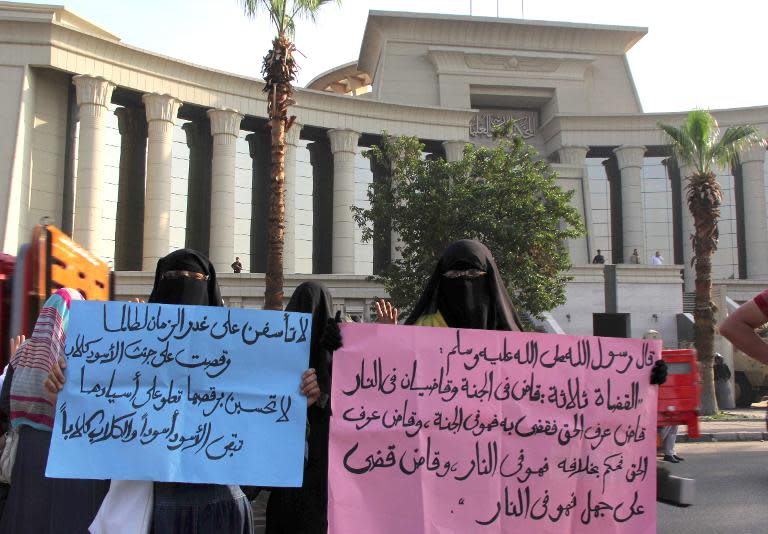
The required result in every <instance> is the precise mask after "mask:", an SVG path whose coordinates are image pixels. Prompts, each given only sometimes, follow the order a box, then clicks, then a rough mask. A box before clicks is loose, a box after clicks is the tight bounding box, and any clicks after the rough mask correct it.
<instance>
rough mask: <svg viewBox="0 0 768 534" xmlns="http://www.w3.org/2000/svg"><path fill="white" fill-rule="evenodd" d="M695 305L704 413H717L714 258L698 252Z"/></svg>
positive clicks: (696, 339)
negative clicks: (714, 363)
mask: <svg viewBox="0 0 768 534" xmlns="http://www.w3.org/2000/svg"><path fill="white" fill-rule="evenodd" d="M696 256H697V257H696V308H695V309H694V311H693V332H694V340H695V346H696V353H697V355H698V361H699V375H700V377H701V408H700V413H701V415H714V414H716V413H717V412H718V407H717V397H716V396H715V376H714V371H713V369H712V363H713V360H714V346H715V314H714V311H713V309H712V308H713V303H712V299H711V297H712V257H711V252H710V254H709V255H706V254H703V255H699V251H697V252H696Z"/></svg>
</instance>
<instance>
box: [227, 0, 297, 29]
mask: <svg viewBox="0 0 768 534" xmlns="http://www.w3.org/2000/svg"><path fill="white" fill-rule="evenodd" d="M239 1H240V4H241V5H242V6H243V11H244V13H245V15H246V16H247V17H248V18H256V16H257V15H258V13H259V12H260V11H264V12H266V13H267V15H269V19H270V20H271V21H272V24H274V25H275V29H276V30H277V33H278V34H282V33H284V32H285V30H286V20H287V11H286V8H287V1H288V0H239Z"/></svg>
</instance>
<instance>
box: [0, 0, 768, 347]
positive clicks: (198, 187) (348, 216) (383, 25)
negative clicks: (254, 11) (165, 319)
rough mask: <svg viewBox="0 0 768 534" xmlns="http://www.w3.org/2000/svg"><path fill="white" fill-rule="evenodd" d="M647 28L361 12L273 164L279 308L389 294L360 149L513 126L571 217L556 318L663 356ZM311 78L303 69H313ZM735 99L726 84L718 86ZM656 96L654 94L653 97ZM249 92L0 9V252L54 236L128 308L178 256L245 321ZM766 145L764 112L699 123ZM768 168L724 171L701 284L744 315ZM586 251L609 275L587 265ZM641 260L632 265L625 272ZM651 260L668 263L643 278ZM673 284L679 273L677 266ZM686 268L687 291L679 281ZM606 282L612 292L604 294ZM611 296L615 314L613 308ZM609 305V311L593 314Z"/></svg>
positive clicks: (78, 24) (672, 290)
mask: <svg viewBox="0 0 768 534" xmlns="http://www.w3.org/2000/svg"><path fill="white" fill-rule="evenodd" d="M645 34H646V29H645V28H635V27H619V26H599V25H590V24H571V23H558V22H540V21H527V20H514V19H491V18H478V17H465V16H447V15H425V14H414V13H395V12H371V13H370V14H369V17H368V22H367V26H366V29H365V34H364V37H363V41H362V44H361V46H360V54H359V58H358V60H357V61H356V62H352V63H349V64H345V65H342V66H339V67H338V68H336V69H333V70H331V71H328V72H326V73H324V74H322V75H320V76H318V77H317V78H315V79H314V80H313V81H311V82H310V83H309V84H308V87H306V88H300V89H297V91H296V96H295V99H296V101H297V104H296V106H294V108H293V109H292V113H293V114H295V115H297V117H298V120H297V123H296V124H294V126H293V128H292V129H291V130H290V132H289V134H288V152H287V158H286V195H287V196H286V255H285V258H286V260H285V270H286V273H287V281H286V289H287V291H290V290H291V288H292V287H293V286H295V285H296V284H297V283H298V282H300V281H302V280H305V279H309V278H312V279H319V280H323V281H324V282H325V283H327V284H328V285H329V286H330V287H331V288H332V290H333V292H334V296H335V298H336V301H335V305H336V306H337V307H339V308H343V309H345V311H346V312H347V313H350V314H352V315H363V316H365V315H366V314H367V306H368V305H369V304H370V302H371V300H372V299H373V298H374V297H376V296H381V295H382V294H383V290H382V289H381V288H380V287H379V286H377V285H376V284H374V283H372V282H370V281H369V280H368V279H367V278H368V276H369V275H371V274H372V273H374V272H375V271H376V270H378V269H379V268H380V267H381V266H382V265H385V264H386V262H388V261H389V260H390V259H391V255H392V251H391V250H383V249H377V250H376V251H374V249H373V246H372V245H371V244H369V243H363V242H362V240H361V232H360V230H359V229H358V228H357V227H356V225H355V223H354V221H353V218H352V213H351V211H350V209H349V207H350V206H352V205H365V201H366V189H367V186H368V184H369V183H370V182H371V181H372V180H374V179H375V177H376V176H377V172H379V171H378V169H375V168H374V169H372V168H371V165H370V162H369V161H368V160H367V159H365V158H363V156H362V152H363V151H364V150H365V149H366V147H369V146H371V145H373V144H375V143H376V142H377V141H378V139H379V138H380V135H381V133H382V132H383V131H387V132H389V133H391V134H396V135H399V134H405V135H413V136H417V137H419V138H420V139H422V140H423V141H424V143H425V146H426V151H427V152H429V153H430V154H432V155H434V156H437V157H445V158H447V159H448V160H453V159H456V158H459V157H460V154H461V151H462V148H463V146H464V144H465V143H467V142H472V143H489V142H490V135H491V129H492V127H493V126H494V125H495V124H498V123H501V122H503V121H505V120H507V119H509V118H514V119H516V120H517V122H516V126H515V127H516V129H517V131H518V132H519V133H520V134H522V135H523V137H525V138H526V139H527V140H528V142H530V143H531V144H533V145H534V146H535V147H536V148H537V150H538V151H539V153H540V156H541V157H542V158H544V159H546V160H547V161H549V162H551V163H552V165H553V167H554V169H555V170H556V171H557V173H558V174H559V182H560V184H561V185H562V187H563V188H565V189H572V190H574V191H575V194H574V196H573V203H574V205H575V206H576V207H577V208H578V210H579V211H580V212H581V213H582V215H583V216H584V219H585V221H586V225H587V234H586V236H585V237H583V238H580V239H575V240H573V241H571V242H569V243H568V248H569V250H570V254H571V260H572V263H573V269H572V275H573V277H574V279H573V281H572V282H571V283H570V285H569V288H568V303H567V304H566V305H565V306H562V307H561V308H559V309H557V310H554V311H553V314H552V315H553V317H552V320H551V321H550V327H551V328H556V327H557V326H556V325H555V323H558V324H559V326H560V327H561V328H562V329H563V330H564V331H566V332H569V333H574V334H589V333H591V330H592V323H591V313H592V312H603V311H605V310H606V309H608V311H619V312H621V311H625V312H631V313H632V333H633V334H634V335H639V334H641V333H642V332H643V331H644V330H645V329H647V328H656V329H658V330H660V331H662V332H663V333H664V336H665V338H666V339H667V341H668V342H670V343H671V342H674V341H675V340H676V335H677V334H676V332H677V326H676V324H677V315H678V314H679V313H680V312H682V311H683V307H684V301H685V298H684V295H685V293H686V291H688V292H690V291H691V290H692V285H691V282H692V273H691V270H690V267H689V265H690V260H691V249H690V247H689V246H688V237H687V236H688V235H690V233H691V231H692V230H691V228H692V220H691V217H690V215H689V213H688V211H687V209H685V207H684V205H683V197H684V191H683V184H682V181H681V177H683V176H685V175H686V173H687V172H688V171H687V170H686V169H679V168H677V167H676V166H675V164H674V162H673V161H672V160H671V159H670V158H669V157H668V156H669V151H668V147H667V146H665V140H664V138H663V136H662V135H661V132H660V131H659V129H658V128H657V123H658V122H659V121H661V122H666V123H671V124H679V123H680V122H681V121H682V120H683V118H684V116H685V112H684V111H681V112H680V113H663V114H648V113H643V111H642V107H641V104H640V100H639V98H638V95H637V92H636V90H635V85H634V82H633V80H632V74H631V72H630V69H629V65H628V63H627V57H626V52H627V51H628V50H629V49H630V48H632V46H633V45H634V44H635V43H637V42H638V41H639V40H640V39H642V38H643V37H644V36H645ZM308 61H311V59H310V60H308ZM732 81H733V80H732ZM659 83H664V81H663V80H659ZM263 86H264V84H263V82H262V81H261V80H259V79H255V78H247V77H243V76H239V75H234V74H229V73H226V72H220V71H216V70H213V69H210V68H205V67H201V66H197V65H193V64H190V63H185V62H182V61H179V60H176V59H173V58H169V57H165V56H161V55H159V54H155V53H152V52H151V51H147V50H141V49H138V48H136V47H133V46H130V45H126V44H124V43H122V42H121V40H120V38H119V37H118V36H116V35H113V34H111V33H110V32H109V31H107V30H106V29H103V28H101V27H98V26H96V25H94V24H93V23H91V22H89V21H87V20H85V19H83V18H81V17H80V16H78V15H76V14H74V13H73V12H71V11H69V10H67V9H65V8H63V7H60V6H43V5H31V4H19V3H7V2H0V119H1V120H0V139H1V141H0V190H2V191H3V195H2V196H1V197H0V201H1V203H0V239H2V249H3V251H4V252H8V253H15V251H16V249H17V247H18V246H19V244H20V243H23V242H24V241H27V240H28V239H29V236H30V231H31V229H32V227H33V226H34V225H35V224H37V223H38V222H39V221H40V220H41V219H43V218H47V219H48V220H50V221H52V222H53V223H54V224H56V225H57V226H59V227H61V228H63V229H65V230H67V231H70V232H72V234H73V236H74V238H75V239H76V240H77V241H79V242H80V243H82V244H83V245H84V246H86V247H87V248H88V249H90V250H92V251H94V252H95V253H97V254H98V255H100V256H101V257H103V258H104V259H106V260H107V261H109V262H111V264H112V265H113V266H114V269H115V271H116V272H117V281H118V285H117V291H118V295H119V296H122V297H127V296H134V295H146V294H147V293H148V291H149V288H150V287H151V283H152V272H151V271H152V270H153V269H154V265H155V262H156V261H157V258H158V257H160V256H162V255H164V254H166V253H167V252H169V251H170V250H173V249H176V248H179V247H183V246H188V247H192V248H196V249H199V250H201V251H203V252H206V253H208V254H209V255H210V257H211V259H212V261H213V262H214V264H215V266H216V268H217V270H218V271H219V272H220V273H227V272H229V271H230V269H229V265H230V264H231V263H232V262H233V261H234V258H235V257H236V256H238V257H239V258H240V260H241V262H242V263H243V265H244V273H242V274H240V275H231V274H230V275H225V276H222V277H221V282H222V289H223V293H224V295H225V297H226V298H227V300H228V303H229V304H230V305H232V306H258V305H260V303H261V299H262V295H263V275H262V274H259V273H263V271H264V268H265V259H266V258H265V252H266V210H267V205H266V196H265V193H266V187H267V179H268V173H269V136H268V131H267V129H266V123H267V121H266V101H265V95H264V94H263V93H262V89H263ZM713 113H714V115H715V116H716V117H717V119H718V121H719V122H720V125H721V126H722V127H726V126H729V125H733V124H743V123H751V124H753V125H756V126H758V127H759V128H760V129H761V130H762V131H763V132H768V106H766V107H757V108H744V109H728V110H716V111H714V112H713ZM765 160H766V157H765V150H764V149H762V148H755V149H751V150H749V151H747V152H745V153H743V154H741V155H740V163H739V164H738V165H734V166H733V167H730V168H723V169H719V170H718V174H719V178H720V181H721V183H722V185H723V189H724V193H725V199H724V206H723V209H722V221H721V223H720V246H719V250H718V252H717V254H716V255H715V257H714V267H713V269H714V277H715V279H716V281H717V282H716V283H717V284H718V285H719V286H720V287H721V291H720V293H719V294H720V295H721V296H723V297H724V296H725V295H726V294H727V295H728V296H730V297H732V298H735V299H736V300H743V299H744V298H746V296H748V295H749V294H750V293H752V292H755V291H757V290H758V289H762V287H763V285H764V283H763V282H761V280H766V279H768V214H767V213H766V163H765ZM598 249H600V250H601V251H602V254H603V256H605V258H606V259H607V261H608V262H609V263H611V264H615V265H616V267H615V268H612V269H609V271H610V273H609V276H606V272H605V271H604V268H603V267H602V266H595V265H591V263H590V260H591V258H592V257H593V256H594V255H595V254H596V251H597V250H598ZM634 249H637V250H638V251H639V254H640V258H641V265H629V264H628V261H629V256H630V255H631V254H632V251H633V250H634ZM657 250H658V251H660V252H661V254H662V256H663V257H664V258H665V264H666V265H664V266H660V267H652V266H651V265H650V257H651V256H652V255H653V254H654V253H655V251H657ZM684 266H685V267H684ZM681 270H684V279H685V284H683V280H682V279H681V276H680V272H681ZM606 281H608V283H606ZM606 295H608V298H606ZM606 307H607V308H606Z"/></svg>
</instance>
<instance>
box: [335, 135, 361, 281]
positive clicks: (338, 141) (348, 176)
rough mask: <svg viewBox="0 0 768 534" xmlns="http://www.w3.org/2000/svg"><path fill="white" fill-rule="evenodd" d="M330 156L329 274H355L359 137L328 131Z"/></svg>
mask: <svg viewBox="0 0 768 534" xmlns="http://www.w3.org/2000/svg"><path fill="white" fill-rule="evenodd" d="M328 138H329V139H330V140H331V152H332V153H333V246H332V250H333V273H334V274H354V272H355V222H354V219H353V218H352V210H351V209H350V208H351V207H352V206H353V205H354V204H355V154H356V153H357V142H358V140H359V139H360V133H359V132H355V131H353V130H330V131H329V132H328Z"/></svg>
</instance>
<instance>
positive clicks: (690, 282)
mask: <svg viewBox="0 0 768 534" xmlns="http://www.w3.org/2000/svg"><path fill="white" fill-rule="evenodd" d="M679 172H680V191H681V195H680V196H681V204H682V205H681V206H680V218H681V219H682V223H683V224H682V226H683V227H682V233H683V291H685V292H687V293H691V292H692V291H695V290H696V270H695V269H694V268H693V265H692V264H691V262H692V261H693V242H692V241H691V236H692V235H693V234H694V233H695V232H696V226H695V225H694V224H693V215H692V214H691V210H690V209H689V208H688V191H687V189H686V188H687V185H688V178H689V177H690V176H691V175H692V174H693V169H692V168H691V167H688V166H687V165H682V163H681V165H680V167H679ZM646 261H648V258H646Z"/></svg>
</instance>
